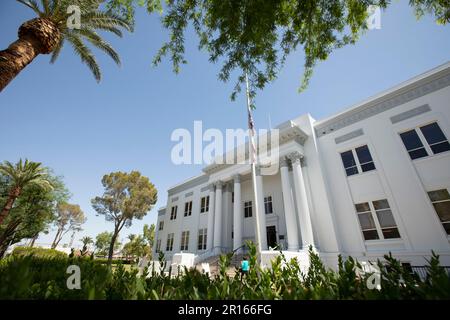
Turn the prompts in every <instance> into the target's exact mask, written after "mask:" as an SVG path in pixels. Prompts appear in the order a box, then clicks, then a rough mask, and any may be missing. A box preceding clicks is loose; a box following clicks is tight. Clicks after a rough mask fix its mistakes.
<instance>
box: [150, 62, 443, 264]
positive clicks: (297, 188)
mask: <svg viewBox="0 0 450 320" xmlns="http://www.w3.org/2000/svg"><path fill="white" fill-rule="evenodd" d="M278 129H279V130H280V170H279V171H278V173H277V174H276V175H271V176H262V175H258V176H257V187H258V189H259V191H260V192H259V195H260V199H259V200H258V202H259V205H260V209H259V212H260V216H261V219H260V221H261V222H260V223H261V235H260V237H261V245H262V248H263V250H268V249H269V248H270V247H273V246H275V245H276V244H280V245H281V246H282V247H283V249H284V250H287V251H290V252H297V253H299V254H302V253H304V250H305V249H306V248H308V246H309V245H313V246H314V247H315V248H316V250H317V252H318V253H319V255H320V257H321V258H322V260H323V261H324V262H325V263H326V264H327V265H329V266H331V267H333V266H335V265H336V261H337V260H336V259H337V255H338V254H342V255H343V256H344V257H345V256H352V257H354V258H357V259H358V260H360V261H367V260H369V261H375V260H376V259H378V258H382V257H383V255H384V254H386V253H388V252H392V254H393V255H394V256H395V257H397V258H399V259H400V260H401V261H402V262H405V263H410V264H411V265H418V266H421V265H425V264H426V260H425V258H428V257H429V256H430V255H431V250H434V251H435V252H436V253H438V254H439V255H440V256H441V263H442V265H446V266H448V265H450V243H449V241H450V195H449V192H450V144H449V141H448V139H449V137H450V62H449V63H447V64H445V65H442V66H439V67H437V68H435V69H433V70H431V71H429V72H426V73H424V74H422V75H419V76H417V77H415V78H413V79H411V80H409V81H406V82H404V83H402V84H400V85H398V86H396V87H394V88H392V89H389V90H387V91H385V92H382V93H381V94H378V95H376V96H374V97H372V98H369V99H367V100H366V101H364V102H362V103H360V104H358V105H356V106H353V107H351V108H349V109H347V110H346V111H344V112H341V113H339V114H337V115H334V116H332V117H330V118H327V119H324V120H319V121H318V120H315V119H313V118H312V117H311V116H310V115H309V114H306V115H302V116H300V117H298V118H295V119H292V120H289V121H287V122H285V123H283V124H281V125H280V126H278ZM251 182H252V180H251V175H250V166H249V165H238V164H237V165H225V164H224V165H210V166H208V167H206V168H205V169H204V170H203V173H202V174H200V175H199V176H196V177H194V178H192V179H189V180H188V181H185V182H183V183H180V184H178V185H176V186H174V187H172V188H171V189H169V191H168V201H167V205H166V207H164V208H161V209H160V210H159V213H158V222H157V228H156V229H157V234H156V239H157V241H156V243H157V245H156V247H155V250H161V251H162V252H163V253H164V254H165V255H166V259H168V260H171V258H172V256H173V254H175V253H178V252H181V251H183V252H189V253H194V254H196V255H198V256H199V257H200V258H202V257H207V256H210V255H214V254H217V253H219V252H223V251H230V250H233V249H237V248H239V247H240V246H242V244H243V243H244V241H245V240H247V239H251V240H254V239H255V228H254V224H255V218H254V217H253V215H254V208H253V205H254V203H255V201H254V199H253V191H252V183H251ZM200 260H201V259H197V261H200Z"/></svg>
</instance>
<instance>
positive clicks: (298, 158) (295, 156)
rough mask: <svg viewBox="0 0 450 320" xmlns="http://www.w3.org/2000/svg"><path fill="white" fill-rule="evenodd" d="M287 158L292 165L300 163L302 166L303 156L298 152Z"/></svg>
mask: <svg viewBox="0 0 450 320" xmlns="http://www.w3.org/2000/svg"><path fill="white" fill-rule="evenodd" d="M287 158H288V159H289V160H291V162H292V164H294V163H296V162H298V163H299V164H300V161H301V159H302V158H303V156H302V155H301V154H300V152H298V151H294V152H291V153H289V154H288V155H287Z"/></svg>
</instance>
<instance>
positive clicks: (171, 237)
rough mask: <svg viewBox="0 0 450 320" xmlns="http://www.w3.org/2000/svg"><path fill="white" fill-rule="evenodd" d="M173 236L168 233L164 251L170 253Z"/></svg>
mask: <svg viewBox="0 0 450 320" xmlns="http://www.w3.org/2000/svg"><path fill="white" fill-rule="evenodd" d="M174 235H175V234H174V233H169V234H168V235H167V244H166V251H172V249H173V238H174Z"/></svg>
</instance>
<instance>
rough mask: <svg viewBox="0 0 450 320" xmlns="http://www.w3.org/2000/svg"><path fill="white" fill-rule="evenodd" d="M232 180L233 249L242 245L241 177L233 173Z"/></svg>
mask: <svg viewBox="0 0 450 320" xmlns="http://www.w3.org/2000/svg"><path fill="white" fill-rule="evenodd" d="M233 180H234V203H233V250H236V249H237V248H239V247H240V246H242V210H241V207H242V204H241V202H242V200H241V177H240V175H238V174H237V175H235V176H234V177H233Z"/></svg>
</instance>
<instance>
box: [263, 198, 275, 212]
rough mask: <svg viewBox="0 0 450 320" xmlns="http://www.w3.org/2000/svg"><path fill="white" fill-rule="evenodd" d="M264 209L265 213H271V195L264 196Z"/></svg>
mask: <svg viewBox="0 0 450 320" xmlns="http://www.w3.org/2000/svg"><path fill="white" fill-rule="evenodd" d="M264 210H265V212H266V214H270V213H273V206H272V197H271V196H269V197H265V198H264Z"/></svg>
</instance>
